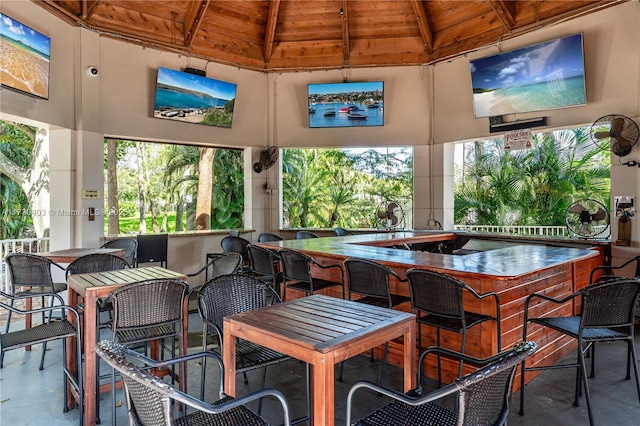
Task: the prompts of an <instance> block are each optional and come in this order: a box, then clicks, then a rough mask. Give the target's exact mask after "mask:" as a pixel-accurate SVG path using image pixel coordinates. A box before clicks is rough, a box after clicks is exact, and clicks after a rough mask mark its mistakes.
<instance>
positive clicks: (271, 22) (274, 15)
mask: <svg viewBox="0 0 640 426" xmlns="http://www.w3.org/2000/svg"><path fill="white" fill-rule="evenodd" d="M279 11H280V0H271V1H270V2H269V14H268V15H267V25H266V26H265V30H264V63H265V64H268V63H269V61H270V60H271V55H272V54H273V41H274V40H275V37H276V24H277V23H278V12H279Z"/></svg>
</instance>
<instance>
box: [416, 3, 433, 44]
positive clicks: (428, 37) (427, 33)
mask: <svg viewBox="0 0 640 426" xmlns="http://www.w3.org/2000/svg"><path fill="white" fill-rule="evenodd" d="M411 5H412V6H413V10H414V11H415V13H416V19H417V20H418V27H419V28H420V35H421V36H422V42H423V43H424V49H425V50H426V51H427V53H428V54H429V55H430V54H432V53H433V32H432V31H431V27H430V26H429V21H428V20H427V12H426V11H425V9H424V5H423V4H422V1H421V0H411Z"/></svg>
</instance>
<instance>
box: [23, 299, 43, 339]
mask: <svg viewBox="0 0 640 426" xmlns="http://www.w3.org/2000/svg"><path fill="white" fill-rule="evenodd" d="M24 303H25V309H26V310H27V311H30V310H31V309H33V299H32V298H31V297H29V298H27V299H25V301H24ZM42 307H43V308H44V306H42ZM31 321H32V320H31V314H27V315H25V319H24V328H26V329H29V328H31V326H32V322H31ZM24 350H25V351H30V350H31V346H25V347H24Z"/></svg>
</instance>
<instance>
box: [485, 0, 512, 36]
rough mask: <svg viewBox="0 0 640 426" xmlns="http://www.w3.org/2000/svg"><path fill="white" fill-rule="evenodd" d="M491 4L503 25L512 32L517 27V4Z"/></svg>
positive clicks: (497, 0)
mask: <svg viewBox="0 0 640 426" xmlns="http://www.w3.org/2000/svg"><path fill="white" fill-rule="evenodd" d="M489 4H490V5H491V7H492V8H493V10H494V11H495V12H496V14H497V15H498V18H500V21H501V22H502V25H503V26H504V28H505V29H506V30H507V32H509V31H511V30H512V29H513V28H515V26H516V2H515V1H512V0H489Z"/></svg>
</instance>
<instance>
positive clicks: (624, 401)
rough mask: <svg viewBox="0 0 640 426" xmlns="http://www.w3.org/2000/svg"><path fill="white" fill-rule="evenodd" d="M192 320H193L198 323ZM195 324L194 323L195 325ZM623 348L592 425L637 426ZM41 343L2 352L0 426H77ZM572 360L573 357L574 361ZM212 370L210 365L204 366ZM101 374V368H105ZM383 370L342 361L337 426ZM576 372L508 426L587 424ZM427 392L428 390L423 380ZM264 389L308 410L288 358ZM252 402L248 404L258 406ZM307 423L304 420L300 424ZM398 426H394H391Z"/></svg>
mask: <svg viewBox="0 0 640 426" xmlns="http://www.w3.org/2000/svg"><path fill="white" fill-rule="evenodd" d="M195 322H196V321H194V323H195ZM194 327H197V326H194ZM199 342H200V339H199V337H198V336H197V330H191V333H190V347H193V348H194V350H196V351H197V349H198V348H197V345H199ZM625 347H626V346H625V345H624V344H621V343H602V344H600V345H599V346H598V352H597V364H596V377H595V378H593V379H590V387H591V391H592V402H593V407H594V408H593V410H594V416H595V421H596V424H598V425H617V426H625V425H629V426H631V425H640V403H639V402H638V395H637V393H636V389H635V386H634V382H633V380H631V381H626V380H624V374H625V365H626V361H625V359H626V357H625ZM41 350H42V346H41V345H39V346H37V347H34V349H33V351H32V352H25V351H23V350H16V351H10V352H7V353H6V355H5V362H4V368H3V369H1V370H0V425H2V426H13V425H51V426H56V425H74V424H78V420H79V412H78V410H77V409H74V410H71V411H69V412H67V413H63V411H62V405H63V399H62V391H61V390H62V373H61V370H60V365H61V363H62V353H61V346H60V342H55V343H53V344H50V345H49V347H48V349H47V355H46V360H45V368H44V370H43V371H39V370H38V364H39V359H40V354H41ZM574 359H575V358H574V355H571V356H570V360H571V361H573V360H574ZM208 365H211V364H208ZM103 371H106V369H104V370H103ZM209 371H210V372H211V373H210V374H208V376H207V382H208V383H209V386H208V388H207V397H206V398H205V399H207V400H208V401H212V400H213V398H214V395H215V393H216V391H217V389H216V386H217V383H218V376H217V372H215V368H213V367H210V370H209ZM379 372H380V363H379V362H373V363H372V362H370V361H369V359H368V357H366V356H359V357H356V358H353V359H351V360H349V361H347V362H346V364H345V379H344V381H343V382H336V395H335V401H336V424H337V425H344V424H346V423H345V419H344V415H345V403H346V396H347V392H348V390H349V388H350V386H351V385H352V384H353V383H354V382H355V381H357V380H363V379H368V380H372V381H376V380H377V377H378V375H379ZM199 374H200V368H199V366H197V365H195V364H194V365H192V366H191V367H190V370H189V389H190V393H192V394H195V395H197V394H198V392H199V383H200V381H199ZM260 375H261V371H254V372H250V373H249V384H248V385H245V384H244V382H243V381H242V376H241V375H239V376H238V393H239V394H244V393H248V392H251V391H252V390H256V389H257V388H258V387H259V384H260ZM574 378H575V370H574V369H564V370H554V371H546V372H544V373H543V374H542V375H541V376H539V377H538V378H536V379H535V380H534V381H532V382H531V383H530V384H529V385H527V388H526V410H527V413H526V415H525V416H519V415H518V408H519V392H516V393H514V394H513V409H512V411H511V414H510V417H509V424H510V425H511V426H534V425H536V426H537V425H540V426H551V425H585V424H588V416H587V412H586V403H585V402H584V399H582V400H581V406H580V407H573V405H572V403H573V386H574ZM385 380H386V384H387V385H389V386H391V387H393V388H395V389H401V388H402V372H401V370H400V369H398V368H395V367H389V368H388V369H387V375H386V379H385ZM426 386H427V387H426V389H427V390H428V389H433V384H431V383H427V384H426ZM267 387H275V388H278V389H280V390H281V391H282V392H283V393H284V394H285V396H286V397H287V398H288V401H289V404H290V407H291V414H292V416H293V417H294V418H297V417H300V416H303V415H304V414H305V413H306V405H305V396H306V393H305V366H304V364H303V363H301V362H299V361H296V360H291V361H287V362H284V363H281V364H279V365H276V366H272V367H270V368H269V370H268V372H267ZM359 395H360V396H361V397H362V398H361V399H358V404H357V407H356V409H355V411H354V416H361V415H364V414H366V413H368V412H370V411H372V410H374V409H375V408H377V407H379V406H381V405H382V404H384V403H385V398H384V397H380V396H376V395H373V394H370V393H367V392H363V393H360V394H359ZM116 400H117V401H119V402H122V401H123V395H122V391H118V392H117V394H116ZM101 401H102V403H101V419H102V424H109V423H110V422H111V414H110V404H111V396H110V394H109V393H104V394H102V395H101ZM256 406H257V405H255V404H252V405H251V406H250V407H251V408H253V409H255V408H256ZM275 407H276V403H275V402H271V401H266V402H265V408H264V412H263V415H264V417H266V418H267V419H268V420H269V421H271V422H273V423H274V424H278V423H280V422H281V420H282V419H281V414H280V412H279V411H277V410H275ZM116 412H117V424H119V425H125V424H127V423H128V419H127V415H126V407H125V406H124V404H122V406H119V407H118V408H117V409H116ZM303 424H306V423H303ZM390 426H395V425H390Z"/></svg>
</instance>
